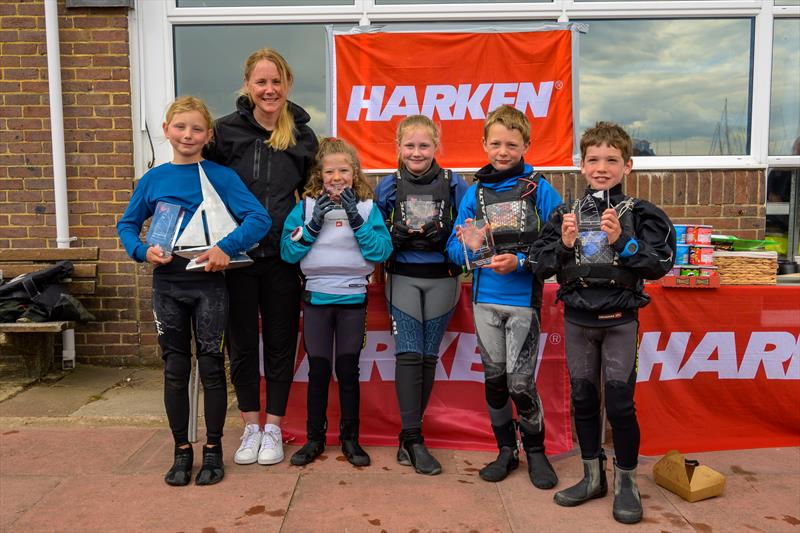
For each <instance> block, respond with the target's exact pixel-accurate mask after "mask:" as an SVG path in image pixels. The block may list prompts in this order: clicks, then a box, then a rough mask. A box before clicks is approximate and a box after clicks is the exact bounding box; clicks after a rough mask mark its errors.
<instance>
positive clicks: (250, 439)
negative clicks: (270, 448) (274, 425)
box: [233, 424, 263, 465]
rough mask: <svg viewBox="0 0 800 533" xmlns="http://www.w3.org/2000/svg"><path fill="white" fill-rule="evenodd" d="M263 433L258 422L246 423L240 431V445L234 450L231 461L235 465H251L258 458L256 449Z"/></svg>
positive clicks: (259, 444)
mask: <svg viewBox="0 0 800 533" xmlns="http://www.w3.org/2000/svg"><path fill="white" fill-rule="evenodd" d="M262 438H263V433H261V428H259V427H258V424H247V425H245V426H244V433H242V445H241V446H239V449H238V450H236V453H235V454H234V456H233V462H234V463H236V464H237V465H251V464H253V463H255V462H256V459H258V449H259V446H261V440H262Z"/></svg>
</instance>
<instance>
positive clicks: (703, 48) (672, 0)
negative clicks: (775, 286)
mask: <svg viewBox="0 0 800 533" xmlns="http://www.w3.org/2000/svg"><path fill="white" fill-rule="evenodd" d="M47 1H50V0H47ZM119 3H120V1H119V0H110V1H107V2H106V1H104V0H68V2H67V3H65V2H64V1H63V0H62V1H59V2H57V9H58V39H59V41H60V58H59V59H60V73H61V96H62V101H63V131H64V151H65V156H66V174H67V194H68V210H69V234H70V236H71V237H73V238H74V240H73V242H72V243H71V246H77V247H81V246H87V247H88V246H90V247H98V248H99V249H100V262H99V265H98V279H97V291H96V293H95V295H93V296H92V297H89V298H84V299H83V302H84V304H86V306H87V307H88V308H89V310H90V311H91V312H92V313H93V314H94V315H95V316H96V317H97V321H96V322H92V323H90V324H88V325H86V326H82V327H81V328H80V329H79V330H78V331H77V332H76V349H77V354H78V359H79V361H83V362H98V363H109V364H110V363H113V364H140V363H147V362H154V361H156V360H157V359H158V352H157V346H156V342H155V327H154V325H153V322H152V312H151V308H150V267H149V266H148V265H141V264H136V263H134V262H133V261H132V260H130V259H129V258H128V257H127V255H126V254H125V252H124V250H123V249H122V247H121V245H120V243H119V241H118V239H117V236H116V228H115V224H116V221H117V219H118V218H119V216H120V214H121V213H122V212H123V211H124V209H125V207H126V205H127V201H128V199H129V198H130V195H131V192H132V190H133V188H134V186H135V184H136V180H137V178H138V177H140V176H141V175H142V174H143V173H144V172H145V171H146V170H147V168H148V167H149V166H150V165H152V164H160V163H162V162H164V161H167V160H168V159H169V157H170V155H169V146H168V144H167V143H166V141H165V140H164V139H163V135H161V123H162V121H163V113H164V111H165V109H166V106H167V105H168V103H169V102H170V101H171V100H172V99H173V98H174V97H175V96H176V95H177V94H195V95H198V96H201V97H203V98H204V99H205V100H206V101H207V102H209V104H210V106H211V108H212V112H213V113H214V114H215V115H217V116H219V115H222V114H226V113H228V112H230V111H232V110H233V105H234V99H235V95H236V92H237V90H238V89H239V87H240V86H241V80H242V64H243V62H244V60H245V58H246V57H247V55H248V54H249V53H250V52H251V51H252V50H255V49H257V48H261V47H263V46H271V47H273V48H276V49H278V50H279V51H281V53H283V54H284V55H285V56H286V57H287V59H288V60H289V62H290V64H292V67H293V68H294V70H295V80H296V81H295V86H294V88H293V92H292V95H291V96H290V98H291V99H292V100H294V101H296V102H298V103H299V104H301V105H303V107H305V108H306V109H307V110H309V112H310V114H311V116H312V126H313V127H314V129H315V131H316V132H317V133H319V134H330V132H331V124H330V118H329V109H328V103H327V93H328V90H329V83H330V80H329V76H328V74H327V72H328V68H327V63H326V61H327V59H326V58H327V52H326V48H325V46H326V40H325V39H326V37H325V35H326V33H325V27H326V25H335V26H336V27H338V28H347V27H352V26H354V25H359V24H360V25H370V24H371V25H387V24H389V25H395V26H396V27H398V28H399V29H401V30H402V29H415V30H421V31H426V29H430V30H435V29H437V28H440V27H447V26H450V27H458V28H464V29H472V28H486V27H503V26H509V27H515V28H519V27H525V26H526V25H536V24H541V23H544V22H555V21H559V20H560V21H567V20H569V21H580V22H584V23H586V24H587V25H588V28H589V31H588V33H586V34H585V35H582V36H581V48H580V50H581V52H580V59H579V70H580V73H581V74H580V76H581V77H580V94H581V100H580V109H579V110H580V129H584V128H585V127H588V126H589V125H591V124H593V122H594V121H596V120H613V121H617V122H619V123H621V124H622V125H623V126H624V127H626V128H627V129H628V131H629V132H630V133H631V134H632V136H633V137H634V138H635V140H636V153H637V156H636V157H635V159H634V169H635V171H634V173H633V174H632V176H631V177H630V178H628V181H627V185H626V192H627V193H628V194H629V195H632V196H638V197H641V198H645V199H648V200H650V201H652V202H654V203H656V204H658V205H660V206H662V207H663V208H664V209H665V211H666V212H667V213H668V214H669V215H670V216H671V217H672V218H673V220H674V222H676V223H679V222H693V223H703V224H711V225H713V226H714V231H715V232H717V233H725V234H731V235H736V236H738V237H742V238H748V239H761V238H764V237H765V236H769V235H773V236H775V237H776V239H777V240H778V241H780V242H785V247H784V250H785V255H788V256H789V257H792V256H793V255H798V254H797V252H792V250H796V249H797V245H798V242H797V241H798V238H797V231H798V225H797V224H798V219H799V218H800V217H799V216H798V188H799V187H800V180H799V179H798V167H800V154H798V153H796V152H795V153H793V151H794V150H796V149H797V147H798V146H800V144H797V143H796V142H795V139H797V138H800V103H799V101H800V99H798V97H797V95H798V94H800V1H798V0H775V1H772V0H765V1H761V0H758V1H754V0H680V1H679V0H663V1H661V0H655V1H625V0H617V1H605V2H596V1H591V0H586V1H583V0H553V1H538V2H524V1H509V2H503V3H498V2H482V1H479V0H464V1H462V2H461V3H454V2H448V1H445V0H441V1H439V2H430V1H424V0H416V1H414V0H316V1H314V0H308V1H306V0H303V1H289V0H283V1H280V0H278V1H276V0H235V1H233V0H232V1H222V0H138V1H137V2H131V4H132V5H129V6H127V7H125V6H122V7H119V6H118V4H119ZM122 3H125V2H122ZM113 4H117V7H115V6H114V5H113ZM0 36H2V39H0V43H1V44H0V46H1V47H2V48H1V49H0V50H1V51H2V55H1V56H0V73H1V74H2V75H0V246H2V247H4V248H33V247H56V231H55V207H54V185H53V176H54V172H53V158H52V155H51V154H52V152H53V147H52V139H51V124H50V116H51V115H50V110H51V109H50V98H49V90H48V78H49V74H48V62H47V59H48V58H47V42H46V41H47V35H46V23H45V2H44V1H43V0H24V1H14V0H0ZM443 134H444V135H446V134H447V132H446V129H445V131H444V132H443ZM534 142H535V139H534ZM476 148H477V149H480V148H479V146H478V145H477V144H476ZM464 170H465V171H466V172H467V173H469V170H471V169H464ZM542 170H543V172H544V173H545V175H546V176H547V177H548V179H549V180H550V181H551V182H552V183H553V184H554V185H555V186H556V187H557V188H558V189H559V190H560V191H561V192H562V193H563V192H564V191H565V190H567V189H569V190H571V191H578V190H580V189H581V188H582V187H583V183H584V181H583V179H582V177H581V176H580V175H579V174H578V172H577V169H576V168H546V169H542ZM377 175H380V172H376V173H375V176H377ZM781 239H783V240H781Z"/></svg>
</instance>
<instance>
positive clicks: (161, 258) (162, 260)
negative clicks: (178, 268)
mask: <svg viewBox="0 0 800 533" xmlns="http://www.w3.org/2000/svg"><path fill="white" fill-rule="evenodd" d="M145 260H146V261H147V262H148V263H150V264H151V265H153V266H154V267H157V266H161V265H166V264H167V263H169V262H170V261H172V254H165V253H164V250H162V249H161V246H159V245H157V244H156V245H155V246H151V247H150V248H148V249H147V255H146V256H145Z"/></svg>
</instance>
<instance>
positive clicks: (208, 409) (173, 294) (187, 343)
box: [117, 96, 271, 486]
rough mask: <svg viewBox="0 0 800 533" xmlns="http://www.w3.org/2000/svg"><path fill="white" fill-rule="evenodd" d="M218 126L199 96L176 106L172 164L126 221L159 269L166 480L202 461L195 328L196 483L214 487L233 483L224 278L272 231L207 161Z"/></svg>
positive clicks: (254, 203) (122, 225)
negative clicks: (227, 478) (169, 444)
mask: <svg viewBox="0 0 800 533" xmlns="http://www.w3.org/2000/svg"><path fill="white" fill-rule="evenodd" d="M211 124H212V119H211V114H210V113H209V111H208V109H207V108H206V106H205V104H204V103H203V102H202V101H201V100H199V99H197V98H193V97H190V96H183V97H180V98H178V99H176V100H175V101H174V102H173V103H172V104H171V105H170V107H169V109H168V110H167V115H166V121H165V122H164V124H163V129H164V136H165V137H166V138H167V140H169V143H170V144H171V145H172V150H173V158H172V161H171V162H169V163H164V164H162V165H159V166H157V167H155V168H153V169H151V170H150V171H148V172H147V173H146V174H145V175H144V176H143V177H142V179H141V180H140V181H139V183H138V184H137V185H136V188H135V189H134V191H133V195H132V196H131V200H130V202H129V204H128V207H127V209H126V210H125V213H124V214H123V215H122V217H121V218H120V220H119V222H118V223H117V231H118V233H119V237H120V240H121V241H122V244H123V246H124V247H125V250H126V251H127V252H128V255H130V256H131V257H132V258H133V259H135V260H136V261H138V262H144V261H147V262H148V263H150V264H151V265H153V267H154V268H153V315H154V319H155V324H156V328H157V331H158V344H159V346H160V348H161V357H162V359H163V360H164V389H165V390H164V404H165V407H166V412H167V418H168V420H169V426H170V429H171V430H172V435H173V439H174V441H175V450H174V463H173V465H172V467H171V468H170V469H169V471H168V472H167V474H166V476H165V478H164V480H165V481H166V483H167V484H168V485H174V486H180V485H187V484H189V482H190V481H191V476H192V464H193V462H194V454H193V451H192V445H191V444H190V443H189V438H188V426H189V394H188V385H189V374H190V371H191V357H192V349H191V338H192V334H191V331H192V329H191V328H194V337H195V342H196V343H197V360H198V368H199V374H200V380H201V382H202V383H203V389H204V393H205V419H206V439H207V442H206V444H205V446H204V447H203V461H202V466H201V468H200V471H199V472H198V473H197V476H196V478H195V483H196V484H197V485H212V484H214V483H218V482H219V481H221V480H222V478H223V477H224V467H223V462H222V445H221V439H222V429H223V425H224V422H225V411H226V408H227V388H226V380H225V370H224V356H223V352H222V340H223V333H224V331H225V326H226V323H227V318H228V292H227V289H226V287H225V279H224V277H223V275H222V272H221V271H222V270H224V269H226V268H230V267H232V266H234V265H236V264H237V262H240V261H246V259H245V258H246V257H247V256H246V255H245V254H244V252H245V251H246V250H247V249H249V248H250V247H252V246H253V245H254V244H255V243H257V242H258V241H259V239H261V238H263V237H264V235H266V233H267V231H269V228H270V224H271V220H270V217H269V215H268V214H267V212H266V210H265V209H264V207H263V206H262V205H261V204H260V203H259V202H258V200H256V198H255V197H254V196H253V195H252V194H251V193H250V191H248V190H247V188H246V187H245V186H244V184H243V183H242V180H241V179H240V178H239V176H238V175H237V174H236V173H235V172H234V171H232V170H231V169H229V168H227V167H224V166H222V165H218V164H216V163H213V162H210V161H206V160H203V158H202V154H201V152H202V149H203V146H205V145H206V143H208V141H209V140H210V139H211V136H212V130H211ZM151 217H152V218H153V220H152V221H151V231H150V232H148V236H147V242H142V241H141V239H140V237H139V234H140V232H141V229H142V225H143V224H144V222H145V221H146V220H147V219H148V218H151ZM239 264H240V263H239Z"/></svg>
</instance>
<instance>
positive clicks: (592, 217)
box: [577, 191, 616, 265]
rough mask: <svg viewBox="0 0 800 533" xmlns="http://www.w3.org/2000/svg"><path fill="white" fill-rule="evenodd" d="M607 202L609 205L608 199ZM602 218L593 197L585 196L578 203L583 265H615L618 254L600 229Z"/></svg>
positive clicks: (580, 256)
mask: <svg viewBox="0 0 800 533" xmlns="http://www.w3.org/2000/svg"><path fill="white" fill-rule="evenodd" d="M601 192H602V191H601ZM606 194H607V193H606ZM606 202H607V204H608V198H607V197H606ZM600 218H601V213H600V211H599V209H598V208H597V204H596V203H595V202H594V200H593V199H592V198H591V196H589V195H586V196H584V197H583V198H582V199H581V200H580V201H579V202H578V212H577V219H578V243H579V247H578V250H579V261H580V262H581V264H606V265H610V264H613V263H614V260H615V258H616V253H615V252H614V249H613V248H612V247H611V245H610V244H609V243H608V235H607V234H606V232H605V231H603V230H602V229H600Z"/></svg>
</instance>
